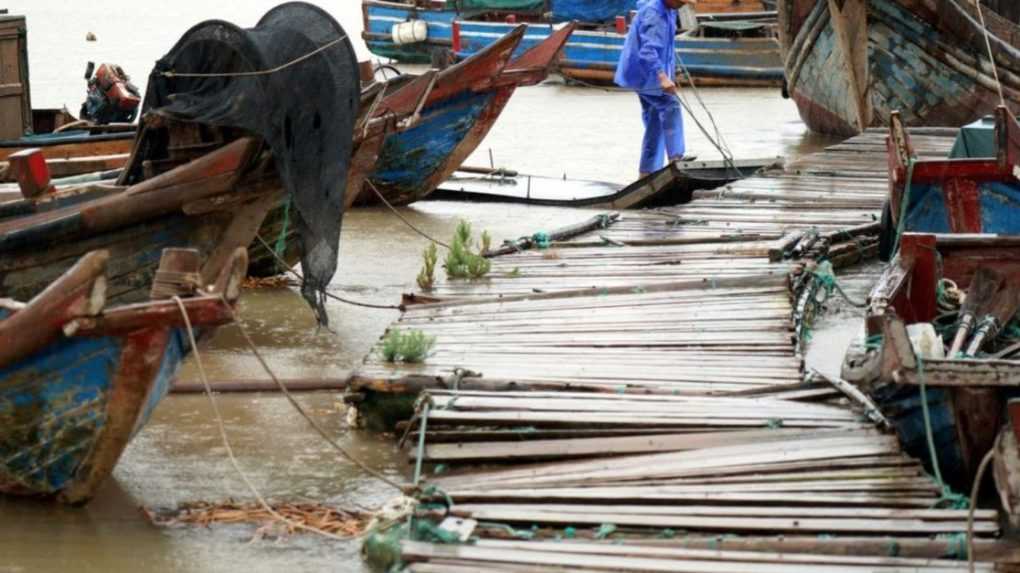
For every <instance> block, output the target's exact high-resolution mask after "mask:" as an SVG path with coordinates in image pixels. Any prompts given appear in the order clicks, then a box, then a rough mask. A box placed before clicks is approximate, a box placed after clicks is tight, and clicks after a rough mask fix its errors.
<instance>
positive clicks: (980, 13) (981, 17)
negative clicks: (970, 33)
mask: <svg viewBox="0 0 1020 573" xmlns="http://www.w3.org/2000/svg"><path fill="white" fill-rule="evenodd" d="M974 8H975V9H976V10H977V13H978V21H979V22H981V29H982V31H984V36H985V48H986V49H987V50H988V63H989V64H990V65H991V66H992V77H994V78H995V87H996V88H998V90H999V103H1000V104H1001V105H1002V107H1005V108H1006V109H1009V107H1007V106H1006V96H1005V94H1004V93H1003V91H1002V82H1001V81H999V66H997V65H996V64H995V54H994V53H993V52H992V40H991V38H990V37H989V34H988V25H987V24H985V12H984V10H982V9H981V3H980V2H979V1H978V0H974Z"/></svg>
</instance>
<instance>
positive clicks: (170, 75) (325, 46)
mask: <svg viewBox="0 0 1020 573" xmlns="http://www.w3.org/2000/svg"><path fill="white" fill-rule="evenodd" d="M346 39H347V36H346V35H343V36H340V37H339V38H336V39H335V40H332V41H330V42H326V43H325V44H323V45H321V46H319V47H318V48H316V49H314V50H312V51H311V52H308V53H307V54H304V55H302V56H298V57H297V58H294V59H293V60H291V61H289V62H287V63H285V64H281V65H279V66H276V67H275V68H269V69H268V70H255V71H251V72H219V73H198V72H175V71H173V70H167V71H165V72H159V74H160V75H161V76H163V77H166V78H247V77H255V76H268V75H271V74H275V73H277V72H282V71H283V70H285V69H287V68H289V67H291V66H296V65H298V64H300V63H301V62H304V61H305V60H309V59H311V58H313V57H315V56H316V55H318V54H320V53H322V52H325V51H326V50H328V49H330V48H332V47H333V46H336V45H337V44H339V43H340V42H343V41H344V40H346Z"/></svg>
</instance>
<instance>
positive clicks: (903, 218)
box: [892, 157, 916, 253]
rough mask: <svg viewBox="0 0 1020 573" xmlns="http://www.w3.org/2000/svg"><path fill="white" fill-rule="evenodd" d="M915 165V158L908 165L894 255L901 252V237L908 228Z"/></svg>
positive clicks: (894, 243)
mask: <svg viewBox="0 0 1020 573" xmlns="http://www.w3.org/2000/svg"><path fill="white" fill-rule="evenodd" d="M915 163H916V160H915V159H914V158H913V157H911V158H910V159H909V160H908V163H907V181H906V183H905V184H904V186H903V199H901V200H900V220H899V221H896V240H895V241H893V249H892V252H893V253H895V252H896V251H898V250H899V248H900V237H902V236H903V230H904V229H906V228H907V206H908V205H909V203H910V187H911V185H912V184H913V181H914V164H915Z"/></svg>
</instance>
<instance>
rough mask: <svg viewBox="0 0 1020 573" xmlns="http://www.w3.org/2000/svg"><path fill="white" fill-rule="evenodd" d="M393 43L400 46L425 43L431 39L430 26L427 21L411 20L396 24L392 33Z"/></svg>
mask: <svg viewBox="0 0 1020 573" xmlns="http://www.w3.org/2000/svg"><path fill="white" fill-rule="evenodd" d="M391 33H392V34H393V43H394V44H396V45H398V46H403V45H405V44H417V43H418V42H424V41H425V40H427V39H428V37H429V26H428V24H426V23H425V20H411V21H408V22H401V23H399V24H394V25H393V29H392V31H391Z"/></svg>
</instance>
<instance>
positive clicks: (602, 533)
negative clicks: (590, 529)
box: [595, 523, 616, 539]
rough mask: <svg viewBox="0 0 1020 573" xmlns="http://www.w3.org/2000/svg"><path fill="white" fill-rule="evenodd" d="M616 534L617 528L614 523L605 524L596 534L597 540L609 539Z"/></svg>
mask: <svg viewBox="0 0 1020 573" xmlns="http://www.w3.org/2000/svg"><path fill="white" fill-rule="evenodd" d="M614 533H616V526H615V525H613V524H612V523H603V524H602V525H600V526H599V529H598V531H596V532H595V539H608V538H609V536H610V535H612V534H614Z"/></svg>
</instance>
